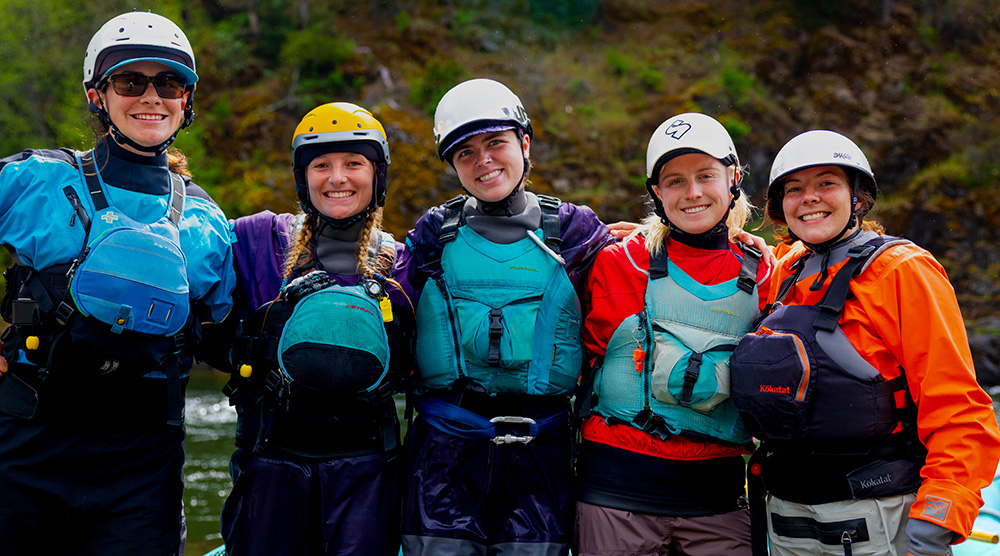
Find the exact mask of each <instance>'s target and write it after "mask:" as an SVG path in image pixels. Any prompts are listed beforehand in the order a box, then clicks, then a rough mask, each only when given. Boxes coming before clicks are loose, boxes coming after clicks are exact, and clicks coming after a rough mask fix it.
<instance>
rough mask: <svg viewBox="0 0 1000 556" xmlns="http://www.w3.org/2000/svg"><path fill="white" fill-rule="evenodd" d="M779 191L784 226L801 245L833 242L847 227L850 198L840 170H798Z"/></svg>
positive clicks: (832, 168)
mask: <svg viewBox="0 0 1000 556" xmlns="http://www.w3.org/2000/svg"><path fill="white" fill-rule="evenodd" d="M782 187H783V190H784V196H783V197H782V199H781V208H782V211H783V212H784V215H785V222H786V223H787V224H788V229H789V230H790V231H791V232H792V233H793V234H795V236H796V237H798V238H799V239H801V240H802V241H804V242H806V243H811V244H820V243H823V242H825V241H829V240H831V239H833V238H835V237H836V236H837V235H838V234H840V232H841V231H842V230H843V229H844V227H845V226H847V222H848V220H849V219H850V217H851V201H852V194H851V182H850V179H849V178H848V177H847V173H846V172H844V170H843V168H840V167H839V166H816V167H813V168H806V169H804V170H799V171H798V172H795V173H794V174H791V175H789V176H788V177H786V178H785V181H784V184H783V186H782ZM856 226H857V225H856V224H855V225H854V226H852V227H851V228H852V229H853V228H854V227H856Z"/></svg>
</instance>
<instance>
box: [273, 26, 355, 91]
mask: <svg viewBox="0 0 1000 556" xmlns="http://www.w3.org/2000/svg"><path fill="white" fill-rule="evenodd" d="M354 48H355V43H354V41H353V40H351V39H350V38H349V37H346V36H344V35H342V34H341V33H339V32H338V31H336V30H335V29H334V30H331V29H329V28H328V27H327V26H325V25H322V24H320V25H313V26H310V27H308V28H306V29H303V30H301V31H293V32H291V33H289V34H288V36H287V38H286V41H285V43H284V45H282V47H281V59H282V60H283V62H284V65H285V66H290V67H292V68H298V69H299V70H301V74H300V79H301V81H300V84H301V86H302V88H303V89H305V90H308V91H323V93H324V94H327V95H330V94H332V95H339V94H340V93H341V92H343V90H344V89H345V88H346V87H347V86H349V85H351V84H352V83H349V82H348V80H347V79H346V78H345V76H344V73H343V72H342V71H341V69H340V66H341V64H343V63H344V62H346V61H347V60H348V59H350V57H351V54H352V53H353V52H354Z"/></svg>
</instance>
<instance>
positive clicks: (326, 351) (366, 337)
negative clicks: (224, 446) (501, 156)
mask: <svg viewBox="0 0 1000 556" xmlns="http://www.w3.org/2000/svg"><path fill="white" fill-rule="evenodd" d="M292 152H293V159H294V176H295V187H296V190H297V192H298V197H299V201H300V204H301V207H302V212H301V213H299V214H297V215H292V214H281V215H276V214H274V213H271V212H269V211H267V212H263V213H259V214H255V215H251V216H247V217H244V218H240V219H237V220H236V221H235V223H234V231H235V233H236V237H237V244H238V245H239V248H238V249H237V251H236V256H235V260H236V266H237V273H238V275H239V277H240V285H239V288H238V292H237V293H238V296H237V297H238V298H240V299H242V302H241V303H240V304H239V305H238V309H239V314H238V315H237V316H236V318H235V319H234V321H235V320H239V321H240V322H239V324H238V328H237V330H236V332H235V338H234V339H233V340H232V348H231V350H230V351H229V353H227V354H226V357H224V358H222V359H223V362H221V363H220V362H215V363H217V364H218V365H219V366H220V367H223V368H226V369H227V370H229V371H230V372H232V373H233V377H232V380H231V381H230V383H229V384H228V385H227V388H226V391H227V393H228V394H229V396H230V400H231V401H232V403H234V404H235V405H236V407H237V409H238V412H239V421H238V424H237V432H236V446H237V450H236V452H235V453H234V454H233V457H232V462H231V466H230V468H231V471H232V473H233V479H234V483H235V484H234V487H233V491H232V493H231V494H230V496H229V499H228V500H227V501H226V505H225V508H224V510H223V513H222V533H223V540H224V541H225V542H226V550H227V553H229V554H233V555H257V554H259V555H269V554H279V553H286V554H314V553H315V554H345V555H359V556H360V555H395V554H397V553H398V551H399V504H400V502H399V500H400V491H399V480H400V471H401V468H400V462H401V459H400V458H398V457H397V455H398V441H399V424H398V419H397V416H396V408H395V404H394V402H393V399H392V394H393V392H396V391H399V390H400V389H401V388H400V379H401V378H402V376H403V375H404V373H405V371H406V370H407V369H408V367H407V366H408V364H409V360H410V354H409V342H410V334H411V332H412V329H413V324H412V320H413V308H412V306H411V304H410V302H409V295H410V293H409V287H408V286H407V285H405V284H401V283H400V282H398V281H397V280H395V279H394V278H393V272H394V267H395V265H396V263H397V262H399V261H400V260H401V259H402V258H403V257H405V253H404V252H403V246H402V245H401V244H399V243H396V242H395V241H394V240H393V238H392V236H390V235H389V234H388V233H386V232H384V231H382V230H381V229H380V223H381V219H382V206H383V204H384V203H385V198H386V191H387V169H388V166H389V144H388V142H387V140H386V136H385V130H384V129H383V127H382V124H381V123H379V121H378V120H376V119H375V118H374V117H373V116H372V115H371V113H369V112H368V111H367V110H365V109H364V108H361V107H359V106H356V105H353V104H349V103H345V102H337V103H330V104H324V105H322V106H319V107H317V108H315V109H313V110H312V111H310V112H309V113H308V114H306V115H305V117H303V118H302V121H301V122H300V123H299V125H298V127H297V128H296V129H295V134H294V137H293V139H292ZM213 333H215V334H218V332H217V331H216V332H213Z"/></svg>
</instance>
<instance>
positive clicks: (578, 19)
mask: <svg viewBox="0 0 1000 556" xmlns="http://www.w3.org/2000/svg"><path fill="white" fill-rule="evenodd" d="M528 4H529V5H530V11H531V19H532V21H534V22H535V23H537V24H539V25H542V26H548V27H563V28H570V29H572V28H581V27H586V26H587V25H589V24H590V23H591V22H592V21H593V19H594V17H595V16H596V15H597V10H598V8H599V7H600V5H601V2H600V0H530V1H529V2H528Z"/></svg>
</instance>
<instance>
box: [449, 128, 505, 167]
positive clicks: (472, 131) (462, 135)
mask: <svg viewBox="0 0 1000 556" xmlns="http://www.w3.org/2000/svg"><path fill="white" fill-rule="evenodd" d="M476 124H480V125H478V126H477V125H476ZM470 125H471V126H472V127H471V128H469V127H468V126H465V127H466V129H464V130H462V129H460V130H459V134H457V135H456V137H455V139H454V140H447V141H443V142H442V143H441V144H442V145H448V146H447V148H444V149H441V159H442V160H447V159H449V158H451V155H452V151H453V150H455V147H457V146H458V145H460V144H461V143H464V142H465V141H466V140H467V139H468V138H469V137H473V136H475V135H480V134H482V133H498V132H501V131H511V130H514V129H517V126H515V125H514V124H505V123H490V122H472V123H471V124H470Z"/></svg>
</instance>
